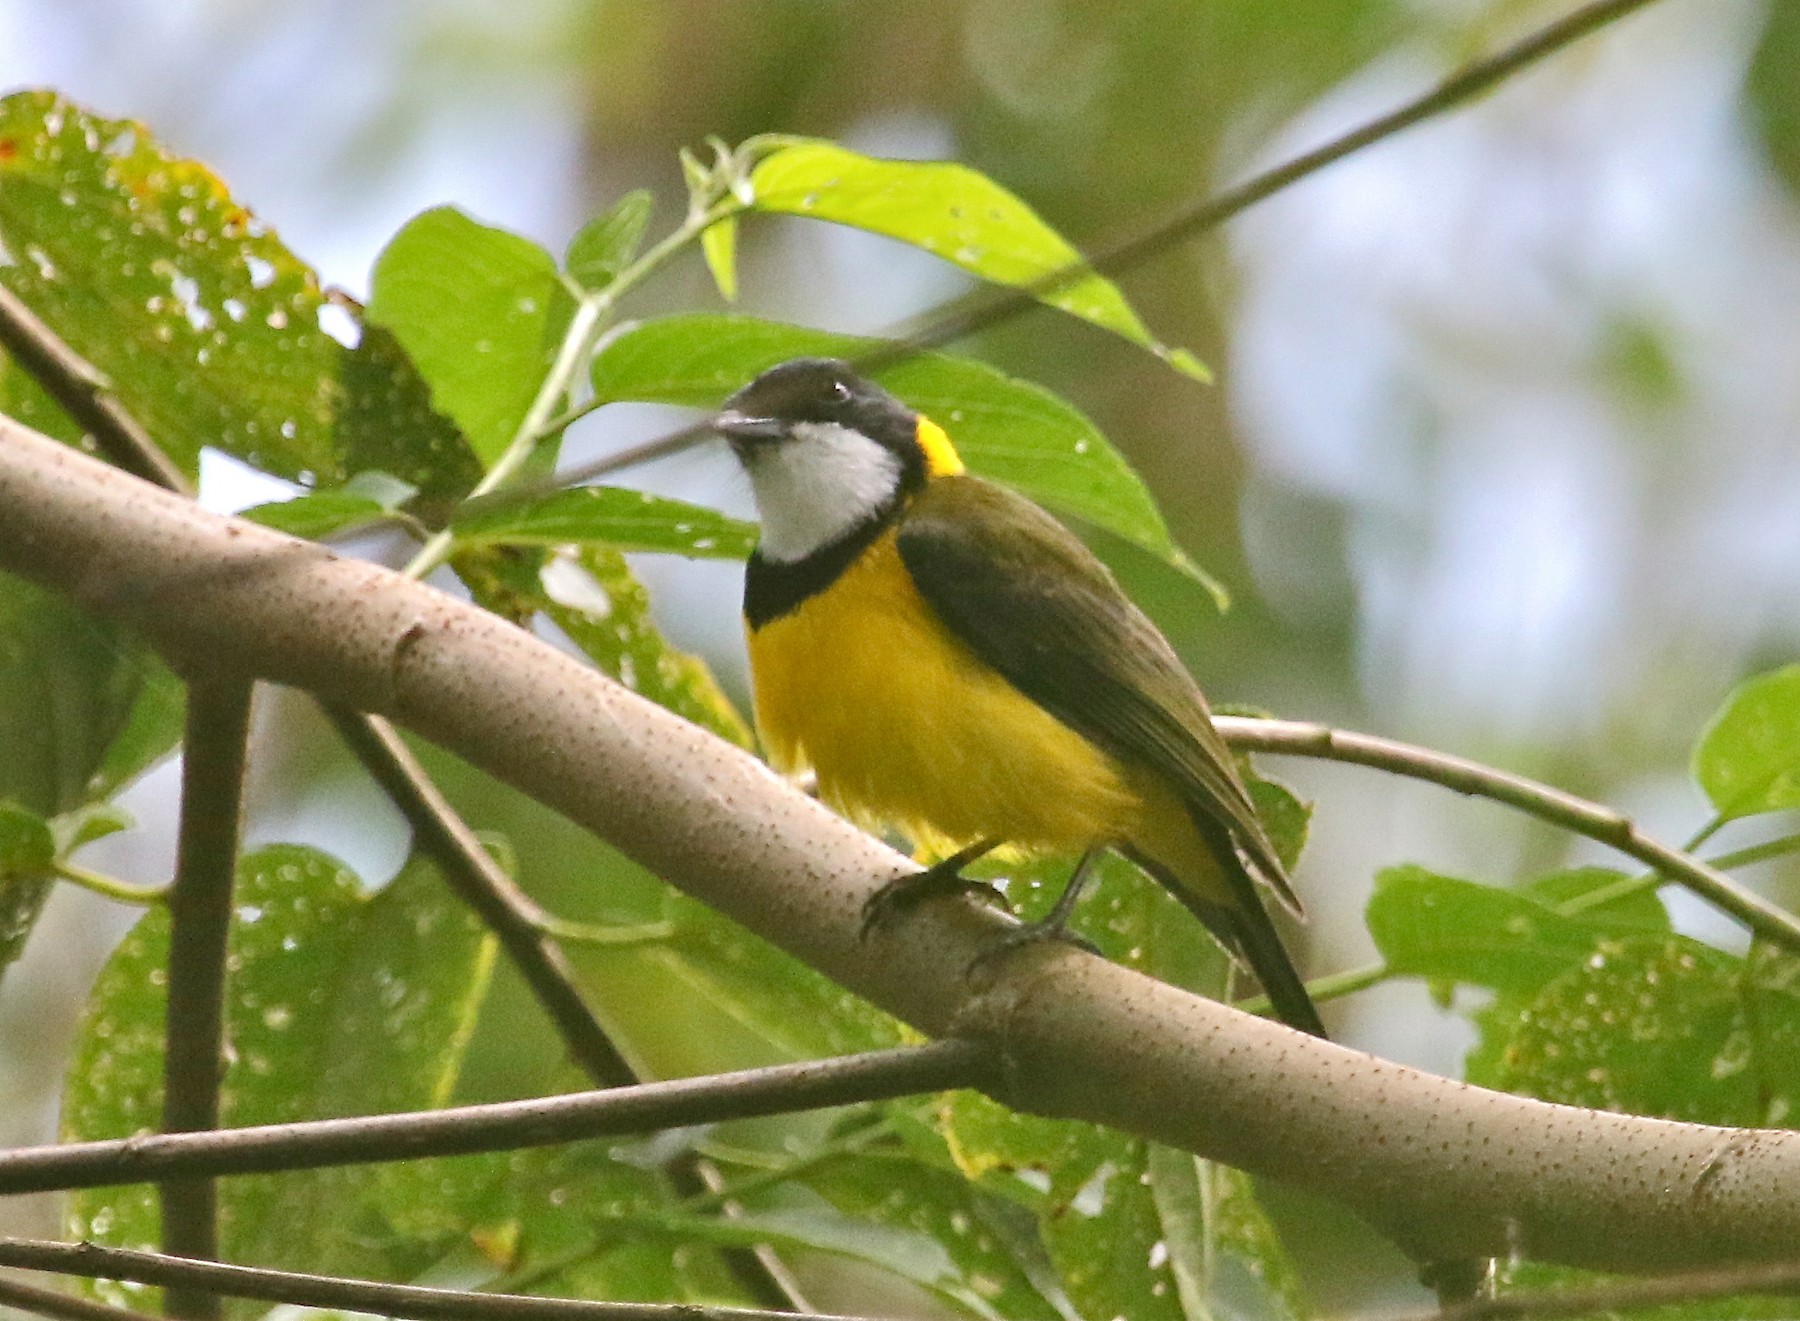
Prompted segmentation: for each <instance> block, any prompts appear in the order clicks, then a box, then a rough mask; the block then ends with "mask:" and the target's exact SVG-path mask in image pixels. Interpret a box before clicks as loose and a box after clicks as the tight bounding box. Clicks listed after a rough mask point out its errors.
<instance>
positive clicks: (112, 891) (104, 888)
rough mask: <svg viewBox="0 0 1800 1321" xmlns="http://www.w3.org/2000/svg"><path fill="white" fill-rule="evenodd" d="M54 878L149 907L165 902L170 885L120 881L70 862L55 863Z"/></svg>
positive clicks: (109, 897)
mask: <svg viewBox="0 0 1800 1321" xmlns="http://www.w3.org/2000/svg"><path fill="white" fill-rule="evenodd" d="M55 870H56V879H57V880H59V881H67V882H69V884H71V885H79V886H80V887H81V888H82V889H84V890H92V891H93V892H94V893H95V894H99V895H104V896H106V897H107V898H108V899H116V900H118V901H119V902H120V903H122V904H137V905H139V906H141V907H149V906H150V905H152V904H166V903H168V902H169V893H170V890H171V888H172V887H170V886H167V885H133V884H131V883H130V882H129V881H121V880H119V879H118V878H117V877H115V876H106V875H104V874H102V873H100V872H97V871H89V870H88V869H87V868H86V867H77V866H76V865H75V864H74V863H72V862H59V863H57V864H56V868H55Z"/></svg>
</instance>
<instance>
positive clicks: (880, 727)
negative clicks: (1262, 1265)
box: [715, 358, 1325, 1036]
mask: <svg viewBox="0 0 1800 1321" xmlns="http://www.w3.org/2000/svg"><path fill="white" fill-rule="evenodd" d="M715 425H716V426H717V428H718V430H719V431H720V432H721V433H722V434H723V435H724V436H725V437H726V439H727V440H729V441H730V443H731V446H732V449H733V450H734V451H735V453H736V454H737V457H738V459H739V460H740V461H741V462H742V464H743V466H744V469H745V471H746V472H747V473H748V474H749V477H750V483H751V486H752V488H753V491H754V495H755V499H756V506H757V511H758V513H759V515H760V516H761V519H762V540H761V543H760V545H759V546H758V548H757V550H756V553H755V554H754V555H753V556H751V559H750V565H749V571H748V575H747V577H746V579H745V585H744V618H745V623H746V626H747V628H748V631H749V641H750V665H751V674H752V680H753V683H754V687H755V703H756V721H757V726H758V728H759V730H760V731H761V734H762V738H763V741H764V744H765V746H766V747H767V749H768V753H769V756H770V759H771V760H772V761H773V762H774V763H775V764H776V766H777V767H779V768H781V769H784V770H800V769H803V768H806V767H811V768H812V769H813V770H814V771H815V772H816V773H817V775H818V780H819V792H820V794H821V795H822V796H823V797H824V798H825V800H826V801H827V802H829V803H831V804H832V805H833V806H835V807H837V808H838V809H839V810H841V811H844V812H847V813H848V814H849V815H851V816H853V817H855V818H857V819H859V820H861V821H863V822H865V823H867V824H880V825H892V826H896V827H898V828H899V829H902V830H904V831H906V832H907V833H908V834H910V835H911V836H912V838H913V840H914V842H915V844H919V845H921V846H924V847H927V848H935V849H938V850H940V851H942V852H950V851H952V850H955V852H954V853H953V855H952V857H951V859H950V862H949V865H948V866H946V867H940V868H935V869H933V870H932V871H929V872H927V873H925V876H926V877H928V878H931V879H929V880H926V881H924V882H921V884H923V885H925V886H927V887H930V886H931V885H932V884H933V883H934V882H935V883H936V884H937V885H939V886H942V885H944V884H946V883H954V882H955V871H956V868H957V867H958V866H960V865H961V864H962V863H963V862H965V861H967V860H968V859H970V858H972V857H974V856H979V854H980V853H981V852H984V851H986V850H987V849H990V848H992V847H994V846H996V845H1000V844H1004V845H1007V846H1010V847H1013V848H1017V849H1021V850H1025V851H1029V852H1062V851H1068V852H1083V851H1085V852H1086V854H1087V857H1089V858H1091V857H1092V856H1093V855H1094V853H1095V852H1097V851H1098V850H1099V849H1101V848H1113V849H1117V850H1118V851H1120V852H1122V853H1124V854H1125V855H1126V856H1128V857H1130V858H1131V859H1133V860H1134V861H1135V862H1137V863H1138V864H1139V865H1140V866H1142V867H1143V868H1144V869H1145V870H1146V871H1147V872H1149V873H1150V875H1152V876H1153V877H1155V878H1156V879H1157V880H1158V881H1159V882H1161V883H1162V885H1164V886H1165V887H1166V888H1167V889H1168V890H1169V891H1170V893H1172V894H1173V895H1174V896H1175V897H1176V898H1177V899H1179V900H1180V901H1181V902H1182V903H1183V904H1184V905H1185V906H1186V907H1187V908H1188V909H1190V910H1191V911H1192V912H1193V913H1194V914H1195V915H1196V916H1197V917H1198V918H1199V919H1200V920H1201V921H1202V922H1204V923H1205V924H1206V926H1207V928H1208V929H1209V930H1211V931H1212V933H1213V934H1214V935H1215V936H1216V937H1218V938H1219V940H1220V941H1222V942H1223V943H1224V944H1225V945H1226V947H1227V948H1229V949H1230V950H1231V951H1232V952H1233V953H1235V954H1236V955H1238V956H1239V957H1241V958H1242V959H1244V960H1245V961H1246V962H1248V963H1249V965H1250V968H1251V970H1252V971H1253V972H1254V973H1255V974H1256V976H1257V978H1258V980H1260V981H1261V982H1262V985H1263V989H1264V990H1265V991H1266V992H1267V993H1268V995H1269V999H1270V1000H1271V1002H1272V1003H1273V1004H1274V1006H1275V1011H1276V1012H1277V1013H1278V1014H1279V1015H1280V1016H1281V1017H1282V1018H1283V1019H1284V1020H1285V1021H1286V1022H1287V1023H1289V1024H1290V1025H1292V1026H1293V1027H1297V1028H1299V1029H1301V1030H1302V1031H1306V1032H1311V1033H1314V1034H1316V1035H1319V1036H1323V1035H1324V1034H1325V1033H1324V1028H1323V1027H1322V1026H1321V1025H1320V1022H1319V1015H1318V1011H1317V1009H1315V1008H1314V1006H1313V1003H1312V1000H1311V999H1310V998H1309V997H1308V995H1307V993H1306V989H1305V987H1304V986H1303V985H1302V984H1301V981H1300V978H1299V976H1298V975H1297V974H1296V973H1295V971H1294V967H1293V964H1292V963H1291V962H1290V961H1289V959H1288V956H1287V952H1286V951H1285V950H1284V949H1283V948H1282V946H1281V941H1280V938H1279V937H1278V936H1277V935H1276V933H1275V928H1274V926H1273V925H1272V923H1271V922H1270V920H1269V915H1268V913H1267V912H1266V911H1265V910H1264V908H1263V905H1262V901H1261V898H1260V897H1259V895H1258V892H1257V885H1256V882H1257V881H1259V880H1260V881H1261V882H1263V883H1264V884H1265V885H1266V886H1267V887H1268V888H1269V890H1270V891H1271V892H1272V893H1273V894H1274V895H1275V897H1276V898H1277V899H1278V900H1279V901H1280V902H1281V903H1282V904H1283V905H1284V906H1286V907H1287V908H1289V909H1291V910H1293V911H1294V912H1296V913H1297V912H1298V911H1299V904H1298V901H1297V900H1296V899H1295V897H1294V892H1293V889H1292V887H1291V886H1290V885H1289V884H1288V879H1287V875H1286V873H1285V871H1284V869H1283V867H1282V864H1281V861H1280V859H1279V858H1278V857H1277V856H1276V853H1275V849H1274V846H1273V845H1272V844H1271V843H1270V842H1269V838H1268V836H1267V834H1265V833H1264V831H1263V828H1262V825H1261V823H1260V822H1259V821H1258V819H1257V816H1256V810H1255V808H1254V807H1253V806H1252V804H1251V800H1250V795H1249V792H1248V791H1247V790H1246V789H1245V787H1244V782H1243V780H1242V779H1241V778H1239V776H1238V773H1237V770H1236V768H1235V766H1234V765H1233V762H1232V759H1231V754H1230V752H1229V751H1228V750H1227V749H1226V747H1225V744H1224V742H1223V741H1222V740H1221V739H1220V737H1219V734H1218V731H1217V730H1215V729H1214V728H1213V724H1212V718H1211V716H1210V715H1209V714H1208V711H1207V707H1206V700H1205V698H1203V697H1202V696H1201V695H1200V690H1199V688H1198V687H1197V686H1196V685H1195V683H1194V681H1193V679H1192V677H1191V676H1190V675H1189V674H1188V672H1187V670H1186V669H1185V668H1184V667H1183V666H1182V664H1181V662H1180V661H1179V660H1177V659H1176V656H1175V653H1174V651H1173V650H1172V649H1171V648H1170V646H1169V644H1168V642H1167V641H1166V640H1165V639H1164V638H1163V636H1162V634H1161V633H1159V632H1158V631H1157V629H1156V626H1155V625H1154V624H1152V623H1151V622H1150V621H1149V619H1148V618H1146V617H1145V616H1144V614H1143V612H1141V611H1140V610H1138V609H1137V607H1136V606H1134V605H1132V604H1131V602H1130V601H1129V600H1127V599H1126V597H1125V595H1124V593H1123V592H1122V591H1121V590H1120V589H1119V586H1118V584H1117V583H1116V582H1115V581H1114V579H1113V576H1112V574H1111V573H1110V572H1108V571H1107V569H1106V568H1105V566H1103V565H1102V564H1101V563H1100V562H1099V560H1097V559H1095V558H1094V556H1093V555H1092V554H1091V553H1090V552H1089V551H1088V550H1087V548H1086V547H1085V546H1083V545H1082V544H1081V542H1080V541H1078V540H1077V539H1076V538H1075V537H1074V536H1073V535H1071V534H1070V533H1069V532H1068V531H1067V530H1066V529H1064V527H1063V526H1062V525H1061V524H1060V523H1058V522H1057V521H1056V520H1055V519H1054V518H1052V517H1051V516H1050V515H1049V514H1047V513H1045V512H1044V511H1043V510H1042V509H1039V508H1038V507H1037V506H1036V505H1034V504H1032V503H1031V502H1030V501H1029V500H1026V499H1025V498H1024V497H1022V496H1018V495H1015V494H1013V493H1012V492H1010V491H1007V490H1005V489H1004V488H1002V487H999V486H995V485H993V484H991V483H989V482H985V481H982V480H981V479H980V478H978V477H972V476H969V475H968V474H967V473H965V472H964V471H963V465H962V461H961V460H960V459H959V458H958V457H957V454H956V450H955V448H954V447H953V446H952V444H951V443H950V439H949V437H948V436H946V435H945V434H944V432H943V430H942V429H941V428H939V427H938V426H937V425H936V424H935V423H933V422H932V421H931V420H930V419H929V418H927V417H925V416H923V415H922V414H919V413H915V412H913V411H912V410H911V409H909V408H907V407H906V406H905V405H904V404H902V403H901V402H900V401H899V400H897V399H895V398H894V397H893V396H892V395H890V394H888V393H887V392H886V391H885V390H882V389H881V388H880V387H879V386H876V385H873V384H871V383H870V382H868V381H866V380H863V379H862V378H860V377H859V376H857V375H856V374H855V373H854V372H853V371H852V370H851V368H850V367H849V366H848V365H847V364H845V363H842V362H838V361H836V360H833V359H829V358H800V359H796V360H794V361H792V362H787V363H783V364H781V365H780V366H777V367H772V368H770V369H769V370H768V371H766V372H764V373H763V374H762V375H761V376H759V377H757V378H756V379H755V380H754V381H752V382H751V383H750V384H749V385H747V386H745V387H744V388H743V389H742V390H740V391H738V392H737V393H736V394H735V395H733V396H732V397H731V398H730V399H729V400H727V401H726V404H725V408H724V409H723V411H721V412H720V414H719V416H718V418H717V419H716V422H715ZM1084 863H1085V859H1084ZM1079 875H1080V871H1079V869H1078V871H1077V878H1076V879H1072V880H1071V883H1070V890H1069V891H1068V892H1067V893H1066V895H1065V899H1066V900H1068V901H1070V902H1065V903H1061V904H1059V905H1058V909H1057V912H1056V914H1055V915H1054V920H1056V921H1057V922H1059V923H1060V921H1061V920H1062V919H1064V918H1066V917H1067V910H1068V908H1069V907H1070V903H1071V902H1072V900H1073V895H1074V892H1075V889H1076V887H1077V885H1078V878H1079Z"/></svg>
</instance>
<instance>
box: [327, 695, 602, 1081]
mask: <svg viewBox="0 0 1800 1321" xmlns="http://www.w3.org/2000/svg"><path fill="white" fill-rule="evenodd" d="M326 714H327V715H328V716H330V717H331V722H332V724H334V725H335V726H337V731H338V733H339V735H340V736H342V738H343V740H344V742H345V743H346V744H348V745H349V748H350V750H351V751H352V752H353V753H355V754H356V759H357V760H358V761H360V762H361V763H362V764H363V767H364V769H365V770H367V771H368V772H369V774H370V775H372V776H374V777H375V780H376V782H377V783H378V784H380V785H381V787H382V789H383V790H384V791H385V792H386V793H387V796H388V797H389V798H391V799H392V800H393V802H394V805H395V806H396V807H398V808H399V809H400V812H401V815H403V816H404V817H405V818H406V820H407V822H408V823H409V824H410V825H411V826H412V828H413V832H414V838H415V839H416V840H417V841H418V843H419V845H420V847H422V848H423V849H424V850H425V852H426V853H427V854H429V855H430V857H431V859H432V861H434V862H435V863H437V865H438V868H439V869H440V870H441V871H442V872H443V873H444V878H445V880H447V881H448V882H449V884H450V888H451V889H452V890H454V891H455V892H456V894H457V896H458V897H459V898H460V899H461V900H462V901H463V902H464V903H466V904H467V905H469V907H470V908H472V909H474V910H475V912H476V914H477V915H479V916H480V918H481V920H482V921H483V922H485V923H486V924H487V927H488V929H489V930H490V931H492V932H493V933H494V935H495V936H496V937H497V938H498V939H499V941H500V945H501V947H502V948H503V949H504V950H505V951H506V953H507V956H508V957H509V958H511V959H512V961H513V966H514V967H516V968H517V969H518V970H519V974H520V975H521V976H522V977H524V979H525V982H526V984H527V985H528V986H530V988H531V992H532V994H533V995H534V996H536V997H537V1002H538V1004H539V1005H541V1006H542V1007H543V1009H544V1012H545V1013H547V1014H549V1015H550V1018H551V1020H552V1021H553V1022H554V1023H555V1025H556V1030H557V1032H558V1033H559V1034H561V1036H562V1039H563V1042H564V1044H565V1045H567V1046H568V1048H569V1054H570V1055H571V1056H572V1057H573V1058H574V1060H575V1062H576V1063H577V1064H578V1065H579V1066H580V1067H581V1069H582V1072H584V1073H586V1074H587V1076H588V1077H589V1078H591V1079H592V1080H593V1081H594V1082H595V1083H597V1084H598V1085H599V1086H602V1087H628V1086H630V1085H631V1084H632V1083H635V1082H637V1081H638V1078H637V1075H636V1074H634V1073H633V1072H632V1070H631V1066H630V1065H629V1064H628V1063H626V1061H625V1058H624V1056H622V1055H621V1054H620V1053H619V1049H618V1047H617V1046H615V1045H613V1042H612V1038H610V1037H609V1036H607V1035H606V1030H605V1029H604V1028H602V1027H601V1026H600V1024H599V1022H598V1021H597V1020H596V1019H595V1018H594V1015H593V1011H592V1010H590V1009H589V1008H588V1007H587V1003H586V1002H585V1001H584V1000H583V999H582V998H581V992H580V991H579V990H577V989H576V986H575V976H574V972H573V970H572V969H570V967H569V964H568V960H567V959H566V958H565V957H564V956H563V952H562V950H561V948H560V947H559V946H558V945H557V944H556V943H555V942H554V941H553V940H551V939H549V938H547V937H546V936H545V935H544V927H545V925H546V916H545V914H544V911H543V910H542V909H541V908H539V907H538V906H537V904H536V903H534V902H533V901H532V900H531V898H530V896H528V895H527V894H526V893H525V892H524V891H523V890H521V889H520V888H519V887H518V886H517V885H516V884H515V883H514V882H513V879H512V878H511V877H510V876H508V875H507V874H506V872H505V871H504V870H502V868H501V866H500V864H499V863H498V862H496V861H494V859H493V857H492V856H491V855H490V854H489V853H488V851H487V850H486V849H484V848H483V847H482V846H481V841H480V840H479V839H477V838H476V837H475V832H474V831H473V830H471V829H469V825H468V823H467V822H466V821H464V820H463V819H462V817H461V816H459V815H458V814H457V812H456V809H455V808H453V807H452V806H451V805H450V801H449V799H447V798H445V797H444V794H443V791H442V790H440V789H439V788H438V787H437V785H436V784H434V783H433V782H432V780H431V777H430V776H429V775H427V774H426V772H425V768H424V767H423V766H421V765H420V764H419V761H418V758H416V757H414V756H413V753H412V749H411V748H409V747H407V746H406V741H405V740H404V739H402V738H401V737H400V734H399V732H398V731H397V730H395V728H394V727H393V726H392V725H390V724H389V723H388V722H387V721H385V720H382V719H380V718H378V717H376V716H368V715H363V714H360V713H358V712H354V711H346V710H344V709H343V708H341V707H327V708H326Z"/></svg>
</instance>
